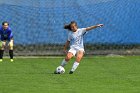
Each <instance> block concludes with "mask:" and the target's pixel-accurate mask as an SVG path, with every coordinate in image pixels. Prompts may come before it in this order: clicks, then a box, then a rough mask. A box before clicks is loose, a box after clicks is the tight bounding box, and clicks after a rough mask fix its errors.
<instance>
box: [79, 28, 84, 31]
mask: <svg viewBox="0 0 140 93" xmlns="http://www.w3.org/2000/svg"><path fill="white" fill-rule="evenodd" d="M77 30H78V31H85V30H86V28H78V29H77Z"/></svg>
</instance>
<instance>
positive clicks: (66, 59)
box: [54, 49, 76, 74]
mask: <svg viewBox="0 0 140 93" xmlns="http://www.w3.org/2000/svg"><path fill="white" fill-rule="evenodd" d="M75 53H76V50H73V49H70V50H69V51H68V53H67V55H66V57H65V58H64V59H63V60H62V62H61V66H62V67H64V66H65V65H66V64H67V63H68V61H69V60H70V59H71V58H72V57H73V56H74V55H75ZM54 74H57V73H56V71H54Z"/></svg>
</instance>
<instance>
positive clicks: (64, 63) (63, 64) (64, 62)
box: [61, 59, 67, 67]
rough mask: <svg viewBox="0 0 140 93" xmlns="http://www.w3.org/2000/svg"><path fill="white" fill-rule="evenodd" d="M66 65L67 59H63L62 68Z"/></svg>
mask: <svg viewBox="0 0 140 93" xmlns="http://www.w3.org/2000/svg"><path fill="white" fill-rule="evenodd" d="M66 64H67V61H65V59H63V60H62V62H61V66H62V67H64V66H65V65H66Z"/></svg>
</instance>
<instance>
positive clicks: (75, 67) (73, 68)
mask: <svg viewBox="0 0 140 93" xmlns="http://www.w3.org/2000/svg"><path fill="white" fill-rule="evenodd" d="M78 66H79V63H78V62H76V61H75V62H74V63H73V66H72V69H71V71H73V72H74V71H75V70H76V69H77V67H78Z"/></svg>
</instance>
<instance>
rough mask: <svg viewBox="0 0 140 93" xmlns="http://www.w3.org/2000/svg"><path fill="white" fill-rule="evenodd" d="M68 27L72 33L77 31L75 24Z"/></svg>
mask: <svg viewBox="0 0 140 93" xmlns="http://www.w3.org/2000/svg"><path fill="white" fill-rule="evenodd" d="M70 27H71V30H72V31H73V32H76V31H77V25H76V24H75V23H73V24H71V25H70Z"/></svg>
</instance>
